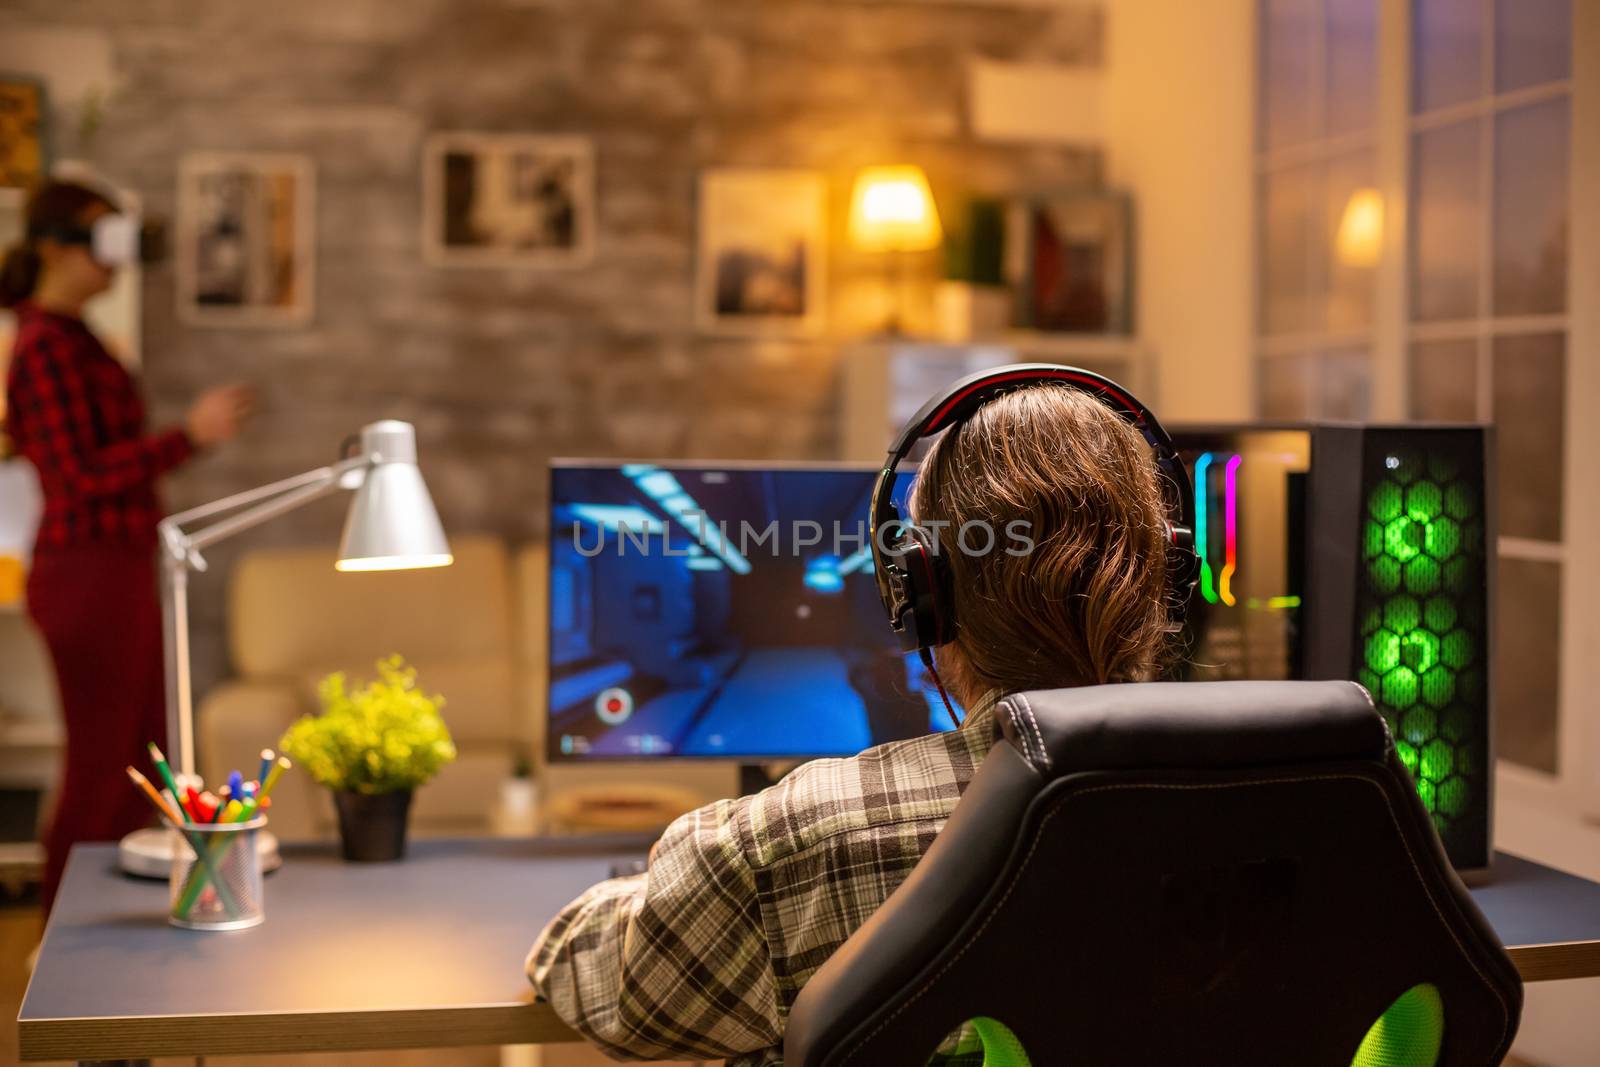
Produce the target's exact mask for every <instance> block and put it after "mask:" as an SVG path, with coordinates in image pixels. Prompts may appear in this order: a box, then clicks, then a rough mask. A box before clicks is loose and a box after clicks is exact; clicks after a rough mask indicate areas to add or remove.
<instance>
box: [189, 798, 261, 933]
mask: <svg viewBox="0 0 1600 1067" xmlns="http://www.w3.org/2000/svg"><path fill="white" fill-rule="evenodd" d="M168 825H169V826H171V825H172V824H170V823H169V824H168ZM265 825H267V819H266V816H264V815H258V816H256V817H255V818H254V819H251V820H250V821H249V822H242V823H185V824H183V825H182V826H173V827H172V833H173V835H174V836H175V837H176V838H177V844H176V846H175V847H174V848H173V850H172V878H171V881H170V883H169V886H170V890H171V893H170V897H169V901H170V904H171V910H170V911H169V912H168V915H167V921H168V922H170V923H171V924H172V925H174V926H182V927H184V928H185V929H189V930H243V929H245V928H246V927H250V926H258V925H260V924H261V923H262V922H263V921H265V919H266V917H267V916H266V912H265V911H263V910H262V899H261V855H260V853H259V852H257V850H256V833H257V831H259V830H260V829H261V828H262V827H263V826H265Z"/></svg>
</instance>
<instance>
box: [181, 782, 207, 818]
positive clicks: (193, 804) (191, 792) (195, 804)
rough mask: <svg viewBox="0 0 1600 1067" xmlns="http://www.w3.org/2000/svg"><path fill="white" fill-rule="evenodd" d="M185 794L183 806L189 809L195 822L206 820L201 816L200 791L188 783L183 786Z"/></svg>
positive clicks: (190, 815) (190, 816)
mask: <svg viewBox="0 0 1600 1067" xmlns="http://www.w3.org/2000/svg"><path fill="white" fill-rule="evenodd" d="M183 795H184V801H183V806H184V807H185V808H186V809H188V812H189V818H191V819H193V820H194V821H195V822H202V821H204V820H202V819H201V817H200V791H199V790H198V789H196V788H195V787H194V786H192V785H186V786H184V787H183Z"/></svg>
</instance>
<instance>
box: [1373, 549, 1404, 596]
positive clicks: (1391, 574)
mask: <svg viewBox="0 0 1600 1067" xmlns="http://www.w3.org/2000/svg"><path fill="white" fill-rule="evenodd" d="M1371 577H1372V587H1373V588H1374V589H1376V590H1377V591H1378V592H1379V593H1381V594H1383V595H1384V596H1388V595H1389V594H1390V593H1392V592H1394V591H1395V590H1396V589H1399V588H1400V564H1399V563H1397V562H1395V560H1394V559H1393V558H1391V557H1389V556H1379V557H1378V558H1377V559H1376V560H1374V561H1373V563H1372V574H1371Z"/></svg>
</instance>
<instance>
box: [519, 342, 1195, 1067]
mask: <svg viewBox="0 0 1600 1067" xmlns="http://www.w3.org/2000/svg"><path fill="white" fill-rule="evenodd" d="M929 438H931V439H932V442H931V445H930V447H929V449H928V451H927V454H926V455H925V456H924V458H923V459H922V461H921V464H920V465H919V467H918V471H917V477H916V481H915V483H914V485H913V487H912V491H911V494H910V507H909V511H910V514H909V516H902V515H900V514H899V512H898V511H897V509H896V508H895V506H894V504H893V502H892V500H891V499H890V491H891V489H892V487H893V483H894V475H895V470H896V468H897V467H898V466H899V464H900V462H901V461H902V460H903V459H905V458H906V456H907V455H909V453H910V452H911V451H912V449H913V448H914V447H915V446H916V445H917V444H918V442H920V441H923V440H924V439H929ZM1192 512H1193V502H1192V499H1191V497H1190V496H1189V479H1188V477H1187V475H1186V474H1185V472H1184V470H1183V465H1182V462H1181V461H1180V460H1179V459H1178V456H1177V453H1176V452H1175V450H1174V449H1173V447H1172V442H1171V440H1170V439H1169V438H1168V436H1167V434H1166V431H1165V430H1163V429H1162V427H1161V425H1160V423H1159V422H1157V421H1156V419H1155V417H1154V415H1152V414H1151V413H1150V412H1149V410H1148V409H1146V408H1145V407H1144V405H1143V404H1141V403H1140V402H1139V401H1138V400H1137V399H1136V398H1135V397H1134V396H1133V395H1132V394H1131V393H1129V392H1128V391H1127V390H1125V389H1123V388H1122V387H1121V386H1119V385H1117V384H1116V383H1115V382H1112V381H1110V380H1108V379H1105V378H1102V377H1100V376H1098V375H1094V374H1090V373H1089V372H1087V371H1082V370H1077V369H1075V368H1071V367H1058V366H1053V365H1047V364H1023V365H1015V366H1010V367H1002V368H999V369H997V370H993V371H989V372H985V373H983V374H978V375H974V376H972V377H970V378H967V379H964V380H963V381H961V382H958V383H956V385H954V386H952V387H951V389H950V390H948V391H947V392H946V393H944V394H943V395H941V396H938V397H935V398H934V399H933V400H931V401H929V403H928V404H927V405H926V406H925V407H924V408H923V409H922V410H921V411H919V412H918V413H917V415H916V416H915V417H914V418H913V419H912V420H911V422H910V423H909V424H908V425H907V426H906V428H905V430H904V431H903V432H902V433H901V435H900V437H899V438H898V439H897V440H896V442H895V444H894V446H893V447H892V448H891V449H890V451H889V455H888V457H887V459H886V460H885V463H884V467H883V471H882V474H881V475H880V477H879V481H878V487H877V491H876V492H875V494H874V501H873V505H872V514H871V516H870V522H871V531H872V538H871V539H872V544H873V556H874V563H875V566H876V575H877V581H878V589H879V593H880V595H881V597H882V600H883V605H884V609H885V611H886V612H887V614H888V618H889V623H890V625H891V626H892V627H893V628H894V630H895V631H896V632H897V633H898V634H899V635H900V637H901V639H902V642H903V643H904V645H905V647H906V648H907V649H909V650H917V651H919V652H920V653H921V655H922V657H923V662H924V664H925V665H926V666H927V668H928V670H929V673H930V675H931V677H932V678H933V680H934V681H935V683H936V684H937V685H938V687H939V690H940V692H941V694H945V700H946V704H947V706H949V707H950V713H951V715H952V717H954V718H957V719H958V721H959V722H960V728H959V729H957V730H955V731H953V732H951V733H943V734H930V735H928V736H925V737H918V738H912V739H910V740H906V741H897V742H892V743H890V744H886V745H880V746H878V747H876V748H871V749H868V750H867V751H865V752H863V753H861V754H860V755H858V756H854V757H851V758H849V759H825V760H816V761H813V762H811V763H808V764H805V765H804V766H802V767H800V768H798V769H796V770H795V771H794V772H793V773H791V774H790V775H789V776H788V777H787V778H785V779H784V780H783V781H782V782H780V783H779V784H778V785H777V786H774V787H773V788H771V789H768V790H766V791H764V792H762V793H759V794H756V795H755V796H748V797H740V798H737V799H731V800H722V801H718V802H716V803H714V804H710V805H708V806H706V807H704V808H701V809H699V810H698V811H694V812H690V813H689V814H688V815H685V816H683V817H682V818H680V819H678V820H677V821H676V822H674V823H673V824H672V825H671V826H670V827H668V828H667V830H666V833H665V834H663V836H662V838H661V840H660V841H659V842H658V843H657V845H656V847H655V849H653V850H652V853H651V860H650V866H649V869H648V870H647V871H646V872H645V873H643V874H638V875H633V876H630V877H626V878H617V879H612V880H611V881H608V882H603V883H601V884H600V885H597V886H595V887H594V888H592V889H590V890H589V891H588V892H586V893H584V894H583V895H582V896H580V897H579V898H578V899H577V900H575V901H573V902H572V903H571V904H569V905H568V906H567V907H566V908H565V909H563V910H562V912H561V914H560V915H559V916H557V917H556V919H555V920H554V921H552V922H551V923H550V925H549V926H548V927H546V929H545V931H544V932H543V933H542V934H541V935H540V937H539V939H538V941H537V942H536V943H535V945H534V947H533V950H532V951H531V952H530V953H529V956H528V964H527V966H528V975H529V977H530V979H532V981H533V983H534V985H535V987H536V988H537V989H538V991H539V992H540V994H541V995H542V996H544V997H545V998H546V999H547V1000H549V1001H550V1002H551V1004H552V1005H553V1006H554V1007H555V1009H556V1012H557V1014H559V1015H560V1016H561V1018H562V1019H563V1020H564V1021H566V1022H567V1023H568V1024H569V1025H571V1026H572V1027H573V1028H574V1029H575V1030H577V1031H578V1032H579V1033H581V1034H583V1035H584V1036H585V1037H586V1038H588V1039H589V1040H590V1041H592V1042H594V1043H595V1044H597V1045H599V1046H601V1047H602V1048H604V1049H606V1050H607V1051H609V1052H611V1053H613V1054H615V1055H619V1056H627V1057H629V1058H658V1059H659V1058H664V1057H669V1056H680V1057H684V1058H696V1059H715V1058H726V1059H727V1062H728V1063H729V1064H734V1065H739V1067H753V1065H756V1064H767V1063H777V1062H780V1059H781V1051H782V1050H781V1046H782V1041H783V1031H784V1025H785V1021H786V1019H787V1017H788V1013H789V1008H790V1006H791V1005H792V1004H793V1003H794V999H795V997H796V996H797V995H798V994H799V991H800V989H801V987H802V986H803V985H804V984H805V982H806V980H807V979H808V978H809V977H810V976H811V975H812V974H813V973H814V972H815V971H816V969H817V968H818V967H819V966H821V965H822V963H823V962H824V961H825V960H826V959H827V958H828V957H829V956H830V955H832V953H833V952H834V951H835V950H836V949H837V948H838V947H839V946H840V945H841V944H843V943H844V941H845V940H846V939H847V938H848V937H849V936H850V935H851V934H852V933H853V932H854V931H855V930H856V929H857V928H859V927H860V926H861V924H862V923H864V922H865V921H866V920H867V918H868V917H869V916H870V915H871V914H872V913H873V911H875V910H876V909H877V908H878V906H879V905H881V904H882V903H883V902H884V900H885V899H887V898H888V896H889V894H890V893H892V892H893V891H894V889H895V888H896V887H897V886H898V885H899V884H900V883H901V882H902V881H903V880H904V879H905V877H906V876H907V875H908V874H909V873H910V872H911V869H912V867H914V866H915V865H916V863H917V860H918V859H920V858H921V856H922V854H923V852H925V851H926V850H927V848H928V846H929V845H930V844H931V843H932V841H933V839H934V837H935V835H937V834H938V832H939V830H940V828H941V827H942V826H943V825H944V822H945V820H946V819H947V818H948V817H949V816H950V813H951V811H952V809H953V808H954V807H955V804H956V802H957V800H959V799H960V797H961V794H962V792H963V791H964V790H965V788H966V785H967V783H968V782H969V781H970V780H971V778H972V775H973V774H974V773H975V772H976V770H977V768H978V765H979V764H980V763H981V762H982V761H983V759H984V757H985V756H986V755H987V754H988V752H989V750H990V748H992V747H993V745H994V743H995V741H996V739H997V738H998V737H999V732H1000V727H999V723H998V721H997V720H996V717H995V716H996V714H997V713H996V710H995V705H996V703H997V702H998V700H999V698H1000V697H1001V696H1003V695H1005V694H1007V693H1011V692H1019V691H1023V690H1033V689H1052V688H1062V687H1067V686H1078V685H1099V684H1106V683H1116V682H1140V681H1149V680H1153V679H1155V678H1156V677H1158V676H1160V675H1161V674H1162V673H1163V671H1164V670H1165V668H1166V666H1167V662H1168V660H1169V658H1170V655H1171V652H1172V638H1171V635H1172V633H1173V631H1174V630H1175V628H1176V626H1177V623H1178V621H1179V618H1180V617H1181V612H1182V607H1183V603H1184V601H1185V600H1186V598H1187V596H1188V594H1189V591H1190V590H1191V589H1192V588H1193V584H1194V579H1195V573H1196V570H1197V567H1196V565H1195V558H1194V549H1193V538H1192V534H1191V532H1190V531H1191V529H1192V523H1191V521H1190V520H1191V516H1192ZM1019 530H1020V531H1025V536H1024V537H1023V538H1021V539H1019V538H1017V537H1016V536H1015V535H1016V533H1017V532H1018V531H1019ZM1008 535H1010V536H1008ZM1019 540H1020V541H1021V542H1022V543H1024V544H1025V545H1026V546H1027V547H1026V550H1018V549H1017V548H1016V547H1015V546H1016V545H1017V544H1018V543H1019ZM952 701H953V703H954V704H959V705H960V706H961V708H963V709H964V714H962V715H958V714H957V712H956V710H955V707H954V706H952ZM762 710H767V709H762ZM975 1047H976V1046H975V1045H974V1044H973V1043H972V1042H971V1041H970V1038H969V1037H968V1035H965V1034H961V1033H958V1034H954V1035H951V1038H950V1040H949V1041H947V1043H946V1045H945V1047H944V1048H943V1049H942V1050H941V1055H940V1056H938V1057H936V1062H937V1061H943V1062H947V1063H958V1062H969V1058H968V1057H969V1054H970V1052H971V1050H972V1049H973V1048H975ZM980 1061H981V1053H979V1054H978V1055H977V1058H976V1059H971V1060H970V1062H980Z"/></svg>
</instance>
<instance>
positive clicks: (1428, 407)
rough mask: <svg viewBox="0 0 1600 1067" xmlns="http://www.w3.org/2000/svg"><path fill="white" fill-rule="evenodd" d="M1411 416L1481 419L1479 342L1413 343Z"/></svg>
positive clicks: (1434, 418)
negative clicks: (1479, 412)
mask: <svg viewBox="0 0 1600 1067" xmlns="http://www.w3.org/2000/svg"><path fill="white" fill-rule="evenodd" d="M1411 417H1412V418H1413V419H1430V420H1433V421H1435V422H1477V421H1478V342H1477V341H1419V342H1418V343H1416V344H1414V345H1412V346H1411Z"/></svg>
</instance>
